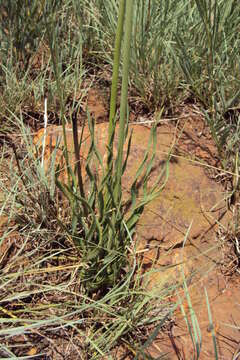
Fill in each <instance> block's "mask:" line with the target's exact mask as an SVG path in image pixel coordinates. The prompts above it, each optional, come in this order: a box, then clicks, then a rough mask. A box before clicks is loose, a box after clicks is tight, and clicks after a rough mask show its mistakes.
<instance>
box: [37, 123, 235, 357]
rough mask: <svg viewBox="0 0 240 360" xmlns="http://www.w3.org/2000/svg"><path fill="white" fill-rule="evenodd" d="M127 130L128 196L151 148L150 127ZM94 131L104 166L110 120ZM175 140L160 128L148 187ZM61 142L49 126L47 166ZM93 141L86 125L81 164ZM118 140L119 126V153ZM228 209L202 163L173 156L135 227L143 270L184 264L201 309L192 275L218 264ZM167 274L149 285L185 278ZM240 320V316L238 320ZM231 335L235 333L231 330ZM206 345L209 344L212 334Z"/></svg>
mask: <svg viewBox="0 0 240 360" xmlns="http://www.w3.org/2000/svg"><path fill="white" fill-rule="evenodd" d="M129 130H130V131H131V130H132V131H133V136H132V145H131V152H130V155H129V161H128V167H127V170H126V173H125V175H124V177H123V180H122V184H123V189H124V194H125V195H124V196H126V197H127V196H128V194H129V190H130V186H131V183H132V181H133V179H134V175H135V173H136V171H137V169H138V166H139V165H140V163H141V160H142V159H143V156H144V154H145V151H146V149H147V146H148V139H149V135H150V130H149V129H148V128H147V127H144V126H141V125H130V126H129ZM80 132H81V130H79V134H80ZM95 135H96V138H95V140H96V146H97V148H98V150H99V152H100V153H101V155H102V157H103V162H104V164H106V160H107V151H106V142H107V138H108V124H107V123H103V124H98V125H96V126H95ZM42 136H43V130H41V131H40V132H39V133H38V135H37V137H35V139H34V142H35V144H36V143H39V144H41V141H42ZM174 139H175V130H174V128H173V127H171V126H165V125H164V126H161V127H159V128H158V129H157V151H156V159H155V166H154V169H153V171H152V173H151V177H150V181H149V186H152V185H153V184H154V182H155V181H156V179H157V178H158V175H159V174H160V173H161V171H163V170H164V169H165V167H166V159H167V155H168V152H169V149H170V148H171V146H172V145H173V144H174ZM58 141H60V147H61V146H62V145H63V139H62V129H61V127H57V126H51V127H49V128H48V129H47V138H46V152H45V158H46V161H45V166H46V167H48V160H47V158H48V157H49V154H50V153H51V152H52V150H53V148H54V146H56V144H57V142H58ZM199 141H200V140H199ZM67 143H68V145H69V157H70V160H71V163H72V164H73V163H74V152H73V141H72V132H71V127H67ZM90 143H91V136H90V134H89V131H88V129H87V127H86V128H85V129H84V132H83V144H82V147H81V152H80V155H81V160H82V161H83V163H84V161H85V160H86V157H87V153H88V149H89V146H90ZM117 144H118V126H117V128H116V136H115V141H114V155H116V154H117ZM210 145H211V144H210ZM210 145H209V146H210ZM177 146H178V147H181V141H179V143H178V145H177ZM211 146H213V145H211ZM40 150H41V149H40ZM125 153H126V145H125ZM57 158H58V160H59V161H60V162H61V163H62V166H63V170H62V174H61V178H62V181H66V173H65V172H64V162H63V159H60V158H61V150H60V149H59V150H58V151H57ZM91 166H92V170H93V172H94V173H95V174H96V175H99V174H100V175H101V171H100V169H99V168H98V167H97V166H96V159H93V161H92V164H91ZM83 176H84V178H85V177H86V173H85V171H84V169H83ZM163 181H164V179H163ZM224 212H225V203H224V192H223V188H222V187H221V185H220V184H217V183H216V182H214V181H213V180H211V179H209V178H208V177H207V176H206V174H205V172H204V168H203V167H201V166H199V165H196V164H195V163H194V162H191V161H190V160H189V159H186V158H183V157H174V156H173V157H172V158H171V160H170V163H169V177H168V181H167V183H166V186H165V188H164V189H163V191H162V192H161V193H160V195H159V196H158V197H157V198H156V199H155V200H154V201H152V202H151V203H150V204H149V205H148V206H147V207H146V208H145V210H144V213H143V215H142V217H141V219H140V222H139V224H138V226H137V241H138V252H139V253H141V254H142V255H143V266H144V267H145V269H149V268H151V266H152V264H153V262H154V263H155V267H157V268H159V269H163V268H167V267H169V266H170V267H171V266H172V265H174V264H181V263H182V262H183V263H184V264H183V268H184V271H185V276H186V278H187V280H188V281H189V282H188V283H189V286H190V293H191V294H193V298H194V305H195V306H197V309H198V306H199V304H201V303H202V302H203V301H204V306H205V299H203V298H204V292H203V287H201V291H200V293H199V294H198V295H196V299H195V293H194V291H192V290H191V274H192V273H193V272H194V270H196V269H201V268H202V271H203V272H206V271H207V270H209V269H210V268H211V266H213V267H214V266H215V265H216V262H217V261H218V258H219V257H220V256H221V253H220V251H219V249H218V248H217V247H216V242H215V234H214V230H216V226H217V225H216V224H217V223H218V222H219V221H222V220H221V218H222V216H223V215H224ZM188 231H189V233H188V239H187V241H186V244H185V250H184V251H183V250H182V247H183V241H184V239H185V236H186V234H187V232H188ZM210 247H212V250H211V251H210V250H209V248H210ZM204 252H205V254H204ZM202 253H203V254H202ZM200 255H201V256H200ZM194 256H195V258H194ZM190 258H191V259H190ZM165 273H167V275H165V274H164V273H163V272H162V271H158V272H155V273H153V274H152V275H151V276H150V279H149V280H150V287H151V288H157V286H160V288H162V287H163V286H164V285H165V284H166V283H167V282H168V281H170V282H171V283H172V281H173V280H174V281H175V282H178V281H180V280H181V276H182V275H181V272H180V269H179V267H176V268H174V267H172V268H171V269H170V268H169V269H168V271H167V272H165ZM208 279H209V283H208V280H207V282H206V285H207V287H208V290H209V294H210V298H211V300H214V296H212V295H214V294H215V295H216V296H218V295H219V294H218V289H217V286H216V284H215V283H214V282H213V284H212V282H211V281H212V280H213V279H216V275H215V274H214V275H209V277H208ZM199 289H200V287H199ZM224 299H225V298H224ZM224 301H225V300H223V303H224ZM224 304H225V303H224ZM213 306H216V307H215V308H214V316H215V318H216V316H219V320H221V319H222V320H224V321H225V320H226V321H227V319H229V311H228V313H227V314H228V316H227V317H226V316H225V317H224V316H223V313H222V308H221V304H220V303H217V302H215V305H213ZM199 311H200V310H199ZM204 311H205V312H204V315H201V316H202V318H201V323H200V326H201V328H202V329H203V332H204V334H205V333H206V331H207V330H206V329H205V328H206V323H207V321H208V317H207V314H206V306H205V307H204ZM239 323H240V319H239V322H238V324H239ZM186 333H187V330H186V328H185V334H186ZM226 333H227V332H226ZM227 334H228V335H229V336H233V332H232V333H231V334H229V333H227ZM184 339H185V338H184ZM186 339H187V340H186V343H185V344H184V346H183V347H184V348H190V346H191V344H190V343H189V337H188V338H187V336H186ZM184 341H185V340H184ZM208 343H211V338H210V341H208ZM211 344H212V343H211ZM207 346H208V348H206V349H205V350H204V352H205V354H211V355H206V356H212V353H211V351H210V350H209V346H210V348H211V349H212V345H207ZM185 351H186V349H185ZM190 353H191V351H190V352H187V354H188V355H187V356H190V357H191V356H192V354H190ZM223 353H224V354H226V353H228V350H226V351H225V352H224V351H223ZM189 354H190V355H189ZM224 356H225V355H224ZM170 358H171V359H175V358H176V357H175V356H174V354H172V355H171V357H170ZM188 358H189V357H188ZM208 358H209V357H208ZM223 358H224V357H223ZM201 359H207V357H204V355H202V357H201ZM224 359H225V358H224Z"/></svg>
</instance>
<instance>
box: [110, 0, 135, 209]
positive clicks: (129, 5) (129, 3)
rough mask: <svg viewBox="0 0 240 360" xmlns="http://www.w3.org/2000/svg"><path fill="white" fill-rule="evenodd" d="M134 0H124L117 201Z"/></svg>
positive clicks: (117, 185)
mask: <svg viewBox="0 0 240 360" xmlns="http://www.w3.org/2000/svg"><path fill="white" fill-rule="evenodd" d="M133 2H134V0H126V11H125V14H126V15H125V34H124V41H123V76H122V89H121V103H120V121H119V141H118V158H117V164H116V167H117V168H116V188H115V194H114V195H115V201H116V203H118V200H119V198H120V197H121V176H122V161H123V145H124V141H125V126H126V125H127V124H126V110H127V98H128V74H129V63H130V46H131V36H132V18H133V16H132V13H133Z"/></svg>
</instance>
